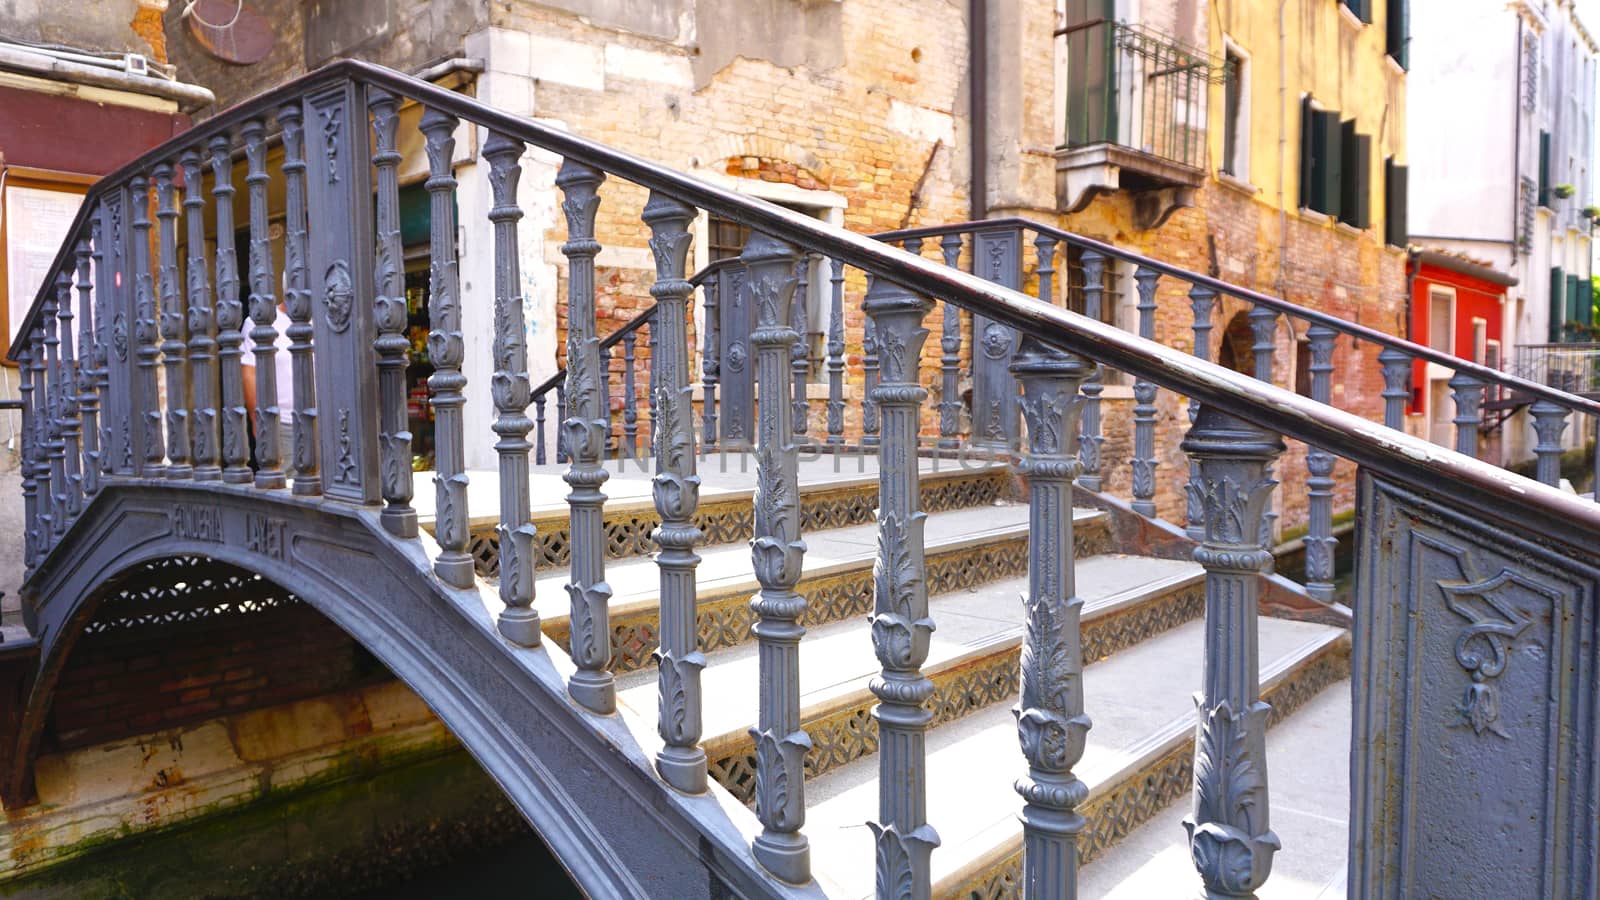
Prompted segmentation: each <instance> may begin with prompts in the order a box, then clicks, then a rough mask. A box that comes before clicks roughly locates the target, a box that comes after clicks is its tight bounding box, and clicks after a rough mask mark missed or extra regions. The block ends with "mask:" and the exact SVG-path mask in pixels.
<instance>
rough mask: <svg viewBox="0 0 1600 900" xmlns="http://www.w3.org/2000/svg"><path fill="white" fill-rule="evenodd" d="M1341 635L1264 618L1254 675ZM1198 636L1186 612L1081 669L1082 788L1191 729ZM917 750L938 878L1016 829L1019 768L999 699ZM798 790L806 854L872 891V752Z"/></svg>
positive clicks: (985, 853)
mask: <svg viewBox="0 0 1600 900" xmlns="http://www.w3.org/2000/svg"><path fill="white" fill-rule="evenodd" d="M1343 634H1344V633H1343V631H1342V630H1340V629H1335V628H1331V627H1329V626H1325V625H1315V624H1309V623H1304V622H1292V621H1287V620H1282V619H1262V620H1261V627H1260V647H1261V659H1262V660H1263V663H1262V672H1263V678H1267V677H1268V676H1269V675H1274V674H1279V673H1281V672H1282V671H1284V670H1285V669H1287V668H1290V667H1292V666H1293V665H1294V664H1295V663H1296V662H1298V661H1300V660H1304V659H1308V658H1310V657H1311V656H1313V655H1315V654H1316V653H1317V652H1319V651H1320V650H1322V649H1324V648H1325V647H1327V646H1328V644H1329V643H1330V642H1332V641H1337V640H1342V639H1343ZM1203 635H1204V623H1203V622H1200V621H1191V622H1189V623H1187V624H1185V625H1182V626H1179V627H1177V628H1175V629H1172V630H1170V631H1167V632H1164V633H1161V634H1158V635H1155V636H1153V637H1151V638H1149V639H1147V640H1145V641H1143V642H1141V643H1140V644H1138V645H1136V646H1134V647H1132V648H1129V649H1126V650H1123V651H1121V652H1119V653H1116V654H1114V655H1112V656H1111V657H1109V658H1108V659H1105V660H1102V661H1100V662H1098V663H1095V664H1093V665H1091V666H1088V667H1087V668H1086V669H1085V671H1084V681H1083V685H1084V697H1085V702H1084V705H1085V709H1086V711H1087V712H1088V714H1089V716H1090V718H1091V719H1092V720H1093V722H1094V726H1093V728H1092V729H1091V730H1090V731H1089V735H1088V749H1087V750H1086V752H1085V753H1084V758H1083V760H1082V762H1081V763H1080V764H1079V765H1078V766H1077V772H1078V774H1079V776H1080V777H1081V778H1082V779H1083V780H1084V782H1085V783H1086V784H1088V785H1089V788H1090V791H1091V792H1092V793H1094V792H1098V791H1101V790H1105V789H1106V786H1107V785H1108V784H1110V783H1113V782H1115V781H1117V780H1119V779H1120V778H1124V777H1128V776H1129V774H1130V773H1131V772H1132V771H1133V770H1135V769H1136V768H1137V766H1138V764H1139V763H1140V762H1141V761H1142V760H1145V759H1147V758H1148V757H1149V756H1150V754H1152V753H1154V752H1157V751H1158V750H1159V749H1160V748H1161V747H1165V746H1168V745H1169V744H1170V742H1171V740H1173V739H1174V737H1175V736H1177V735H1181V734H1182V733H1184V732H1188V731H1192V729H1193V727H1194V725H1193V722H1194V701H1193V699H1192V698H1193V693H1194V690H1195V689H1196V688H1197V687H1198V686H1199V684H1200V681H1201V676H1202V669H1201V667H1202V661H1201V653H1202V640H1203ZM927 752H928V763H927V772H928V805H927V809H928V820H929V822H930V823H931V824H932V825H933V826H934V827H935V828H936V829H937V830H938V832H939V835H940V839H941V842H942V846H941V847H940V849H938V850H936V851H934V855H933V875H934V880H935V883H936V884H938V883H940V882H941V881H945V882H948V881H950V880H952V879H954V878H956V877H957V876H958V875H959V874H960V873H961V872H962V871H963V869H964V868H965V867H967V866H968V864H969V863H970V862H972V861H974V860H978V859H983V858H987V857H992V856H993V855H994V853H995V852H996V850H997V848H1000V847H1003V846H1005V845H1006V844H1008V843H1009V842H1011V841H1013V840H1014V839H1015V835H1016V834H1017V833H1018V832H1019V829H1020V826H1019V825H1017V822H1016V813H1017V811H1018V809H1019V808H1020V806H1021V800H1020V798H1019V797H1018V796H1017V794H1016V792H1015V791H1014V790H1013V788H1012V783H1013V782H1014V781H1015V780H1016V778H1017V776H1019V775H1021V774H1023V772H1024V771H1025V768H1026V767H1025V765H1024V763H1023V759H1022V755H1021V751H1020V750H1019V749H1018V746H1017V732H1016V723H1015V720H1014V717H1013V715H1012V713H1011V709H1010V705H1009V704H996V705H994V706H991V707H989V708H987V709H984V710H981V711H979V712H977V713H975V714H973V715H971V716H968V717H966V718H963V719H959V720H956V721H954V722H951V723H948V724H946V725H945V726H943V727H940V728H936V729H934V730H933V731H931V732H930V733H929V735H928V738H927ZM806 790H807V800H808V811H807V822H806V828H805V830H806V833H807V834H808V835H810V838H811V845H812V859H813V860H815V861H816V862H817V865H818V867H819V868H823V869H825V870H826V876H827V877H828V879H829V880H830V881H831V882H833V883H835V884H837V885H839V886H840V887H842V888H843V889H844V892H845V894H844V895H845V896H851V897H866V896H870V895H871V894H872V891H873V842H872V836H871V832H870V831H869V830H868V829H867V828H866V826H865V823H866V822H867V821H868V820H871V819H875V818H876V817H877V809H878V760H877V759H876V758H873V757H865V758H862V759H860V760H857V761H856V762H853V763H851V764H849V765H847V766H843V767H841V768H838V769H835V770H833V771H831V772H828V773H826V774H824V775H823V776H821V777H820V778H817V779H815V780H814V781H811V782H809V783H808V784H807V786H806ZM1084 896H1093V894H1085V895H1084Z"/></svg>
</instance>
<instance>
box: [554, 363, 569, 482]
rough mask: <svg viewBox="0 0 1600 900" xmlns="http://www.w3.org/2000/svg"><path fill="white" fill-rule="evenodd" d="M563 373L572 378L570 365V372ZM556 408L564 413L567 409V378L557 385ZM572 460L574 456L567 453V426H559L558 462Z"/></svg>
mask: <svg viewBox="0 0 1600 900" xmlns="http://www.w3.org/2000/svg"><path fill="white" fill-rule="evenodd" d="M563 374H566V375H567V376H568V378H570V377H571V375H570V367H569V370H568V372H566V373H563ZM556 410H557V411H558V412H562V413H565V412H566V410H567V388H566V384H565V379H564V380H563V383H562V384H558V385H556ZM564 424H565V420H563V425H564ZM571 461H572V457H571V456H570V455H569V454H568V453H567V429H566V428H565V427H561V428H557V429H556V462H558V463H566V462H571Z"/></svg>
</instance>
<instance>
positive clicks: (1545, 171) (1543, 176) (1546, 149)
mask: <svg viewBox="0 0 1600 900" xmlns="http://www.w3.org/2000/svg"><path fill="white" fill-rule="evenodd" d="M1539 205H1540V206H1549V205H1550V132H1548V131H1541V132H1539Z"/></svg>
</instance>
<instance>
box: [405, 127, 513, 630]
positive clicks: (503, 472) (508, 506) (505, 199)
mask: <svg viewBox="0 0 1600 900" xmlns="http://www.w3.org/2000/svg"><path fill="white" fill-rule="evenodd" d="M389 102H392V101H389ZM379 134H380V137H379V146H380V147H387V146H389V145H386V144H385V143H384V140H383V138H382V137H381V134H382V132H381V130H380V132H379ZM524 149H526V148H525V146H524V145H523V143H522V142H521V141H519V140H516V139H514V138H511V137H507V136H506V135H503V134H501V133H500V132H497V131H493V132H490V133H489V138H488V140H486V141H484V144H483V156H484V158H485V159H486V160H488V161H489V189H490V193H491V194H492V199H493V202H494V205H493V206H492V207H491V208H490V209H489V221H490V222H491V223H493V226H494V348H493V353H494V376H493V377H492V379H491V380H490V382H489V392H490V394H491V395H493V398H494V408H495V420H494V425H493V429H494V433H495V435H497V436H498V438H499V440H497V441H496V442H495V445H494V449H495V453H496V456H497V457H498V459H499V464H500V522H499V523H498V524H497V525H496V526H495V534H496V536H497V537H498V538H499V542H500V600H501V602H502V603H504V604H505V608H504V609H502V610H501V611H500V617H499V621H498V622H497V626H496V627H497V628H498V629H499V631H500V634H501V635H502V636H503V637H505V638H506V639H507V640H509V641H511V642H513V643H516V644H521V645H522V646H524V647H536V646H538V645H539V641H540V632H539V613H538V611H537V610H536V609H534V607H533V602H534V579H533V570H534V567H535V566H536V565H537V563H538V556H537V554H536V553H535V551H534V546H533V542H534V538H535V537H536V536H537V532H536V531H535V529H534V526H533V522H532V521H531V515H530V511H529V504H530V500H529V496H528V451H529V450H531V449H533V445H532V444H530V443H529V442H528V431H529V429H531V428H532V427H533V423H532V422H531V421H529V420H528V402H529V399H530V395H531V393H532V391H533V388H532V386H531V385H530V384H529V383H528V341H527V322H526V320H525V319H524V318H523V312H522V274H521V269H520V266H519V253H518V249H517V222H518V221H520V220H521V219H522V208H521V207H519V206H518V205H517V183H518V181H519V180H520V179H521V177H522V163H521V160H522V153H523V150H524ZM395 156H396V161H398V156H399V154H395ZM379 184H380V186H381V185H382V184H383V176H382V171H381V170H380V174H379ZM379 196H380V197H381V196H382V189H381V187H380V194H379ZM397 211H398V210H397ZM394 224H395V226H396V229H395V234H394V236H393V242H394V245H395V249H396V250H398V249H399V229H398V226H399V219H398V217H396V218H395V220H394ZM382 230H383V229H382V225H381V224H380V227H379V231H380V234H381V232H382ZM381 271H382V268H381V263H380V272H381ZM396 286H397V287H398V286H399V285H398V284H397V285H396ZM395 296H397V297H398V298H399V310H400V315H401V317H402V318H401V321H402V323H403V322H404V315H405V295H404V293H403V292H397V293H396V294H395ZM404 358H405V357H404V351H403V350H402V351H401V356H400V359H402V360H403V359H404ZM400 371H401V379H400V381H399V383H398V385H397V387H398V388H399V389H400V390H401V392H403V391H404V387H405V382H404V369H401V370H400ZM399 400H400V402H401V404H403V403H404V397H403V396H402V397H400V398H399ZM399 411H400V412H401V414H402V415H403V414H404V407H403V405H402V406H401V407H400V408H399ZM408 443H409V441H408Z"/></svg>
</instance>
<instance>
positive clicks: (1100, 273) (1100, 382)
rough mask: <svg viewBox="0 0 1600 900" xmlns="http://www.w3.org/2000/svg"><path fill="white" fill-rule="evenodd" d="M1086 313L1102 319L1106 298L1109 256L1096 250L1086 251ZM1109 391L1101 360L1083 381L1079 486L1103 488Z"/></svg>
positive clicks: (1086, 488)
mask: <svg viewBox="0 0 1600 900" xmlns="http://www.w3.org/2000/svg"><path fill="white" fill-rule="evenodd" d="M1082 262H1083V314H1084V315H1086V316H1088V317H1089V318H1091V319H1094V320H1096V321H1099V320H1100V318H1101V315H1100V304H1101V303H1102V302H1103V297H1102V295H1103V294H1104V292H1105V291H1104V281H1105V279H1104V275H1105V266H1106V258H1105V256H1104V255H1103V254H1101V253H1100V252H1099V251H1096V250H1085V251H1083V257H1082ZM1104 391H1105V373H1104V372H1102V371H1101V368H1100V366H1099V365H1098V364H1096V366H1095V371H1094V374H1093V375H1091V376H1089V379H1088V380H1087V381H1085V382H1084V383H1083V396H1084V404H1083V434H1082V437H1081V438H1080V439H1079V441H1078V459H1079V460H1081V461H1082V462H1083V472H1082V474H1080V475H1079V476H1078V482H1077V483H1078V486H1079V487H1081V488H1083V489H1084V490H1087V491H1098V490H1100V483H1101V481H1100V445H1101V444H1103V443H1105V440H1106V439H1105V436H1104V435H1102V434H1101V433H1100V395H1101V394H1102V393H1103V392H1104Z"/></svg>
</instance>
